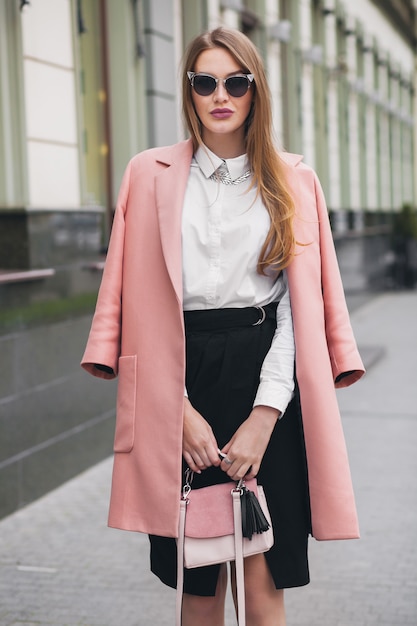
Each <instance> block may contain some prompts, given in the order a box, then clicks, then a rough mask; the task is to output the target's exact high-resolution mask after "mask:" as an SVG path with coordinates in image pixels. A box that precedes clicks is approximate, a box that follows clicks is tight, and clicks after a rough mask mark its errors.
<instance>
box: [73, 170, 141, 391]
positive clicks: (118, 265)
mask: <svg viewBox="0 0 417 626" xmlns="http://www.w3.org/2000/svg"><path fill="white" fill-rule="evenodd" d="M130 173H131V163H130V164H129V165H128V167H127V169H126V172H125V174H124V176H123V180H122V184H121V187H120V192H119V197H118V201H117V206H116V212H115V216H114V221H113V227H112V232H111V237H110V243H109V250H108V253H107V259H106V263H105V267H104V272H103V278H102V281H101V285H100V289H99V293H98V298H97V305H96V310H95V313H94V317H93V322H92V325H91V330H90V334H89V337H88V341H87V346H86V349H85V352H84V356H83V358H82V361H81V366H82V367H83V368H84V369H85V370H86V371H87V372H89V373H90V374H92V375H93V376H97V377H98V378H106V379H112V378H115V377H116V376H117V374H118V362H119V356H120V343H121V341H120V339H121V308H122V307H121V305H122V274H123V250H124V238H125V212H126V205H127V201H128V196H129V187H130Z"/></svg>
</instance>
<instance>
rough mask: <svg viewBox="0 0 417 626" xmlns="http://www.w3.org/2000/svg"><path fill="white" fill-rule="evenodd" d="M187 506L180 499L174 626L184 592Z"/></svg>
mask: <svg viewBox="0 0 417 626" xmlns="http://www.w3.org/2000/svg"><path fill="white" fill-rule="evenodd" d="M187 504H188V500H187V499H186V498H184V497H182V498H181V500H180V521H179V530H178V541H177V596H176V607H175V623H176V626H181V613H182V594H183V591H184V536H185V516H186V513H187Z"/></svg>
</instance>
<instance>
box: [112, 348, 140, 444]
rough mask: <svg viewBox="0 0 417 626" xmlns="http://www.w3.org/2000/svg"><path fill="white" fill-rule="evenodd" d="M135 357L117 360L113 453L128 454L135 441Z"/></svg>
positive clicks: (123, 357)
mask: <svg viewBox="0 0 417 626" xmlns="http://www.w3.org/2000/svg"><path fill="white" fill-rule="evenodd" d="M135 408H136V355H135V356H121V357H120V358H119V384H118V388H117V412H116V430H115V434H114V451H115V452H130V451H131V450H132V448H133V442H134V439H135Z"/></svg>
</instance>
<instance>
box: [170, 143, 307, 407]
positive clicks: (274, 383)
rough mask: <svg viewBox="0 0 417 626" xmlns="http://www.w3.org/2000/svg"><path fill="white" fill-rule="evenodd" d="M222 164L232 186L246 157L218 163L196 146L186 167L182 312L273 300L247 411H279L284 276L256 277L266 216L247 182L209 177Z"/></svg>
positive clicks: (286, 306) (285, 361)
mask: <svg viewBox="0 0 417 626" xmlns="http://www.w3.org/2000/svg"><path fill="white" fill-rule="evenodd" d="M224 163H225V164H226V165H227V168H228V171H229V173H230V175H231V178H232V180H236V179H237V178H238V177H240V176H241V175H242V174H244V173H245V172H246V171H247V170H248V169H249V164H248V160H247V157H246V155H245V154H244V155H241V156H238V157H236V158H234V159H225V160H223V159H220V158H219V157H218V156H216V155H215V154H214V153H213V152H211V151H210V150H209V149H208V148H206V147H200V148H199V149H198V150H197V152H196V154H195V156H194V158H193V160H192V163H191V169H190V175H189V178H188V183H187V189H186V193H185V199H184V207H183V216H182V255H183V290H184V291H183V299H184V310H186V311H191V310H201V309H218V308H226V307H239V308H241V307H248V306H262V305H265V304H268V303H269V302H275V301H279V305H278V308H277V329H276V332H275V335H274V338H273V341H272V345H271V347H270V349H269V351H268V353H267V355H266V357H265V360H264V363H263V366H262V370H261V376H260V384H259V387H258V392H257V395H256V398H255V402H254V406H256V405H261V404H262V405H267V406H272V407H274V408H276V409H279V411H281V414H283V413H284V411H285V409H286V408H287V405H288V403H289V401H290V400H291V398H292V395H293V390H294V355H295V347H294V333H293V326H292V316H291V305H290V298H289V292H288V285H287V280H286V273H285V271H284V272H281V273H280V274H279V276H278V277H277V276H276V273H275V272H272V271H270V272H269V273H268V274H267V275H266V276H262V275H260V274H258V272H257V269H256V268H257V263H258V258H259V253H260V250H261V247H262V245H263V242H264V241H265V238H266V236H267V233H268V230H269V225H270V218H269V215H268V212H267V210H266V208H265V207H264V205H263V203H262V200H261V198H260V197H256V188H252V189H249V187H250V182H251V177H249V178H247V179H246V180H244V181H243V182H240V183H238V184H235V185H233V184H229V185H225V184H223V183H221V182H219V181H217V180H212V179H211V178H210V176H211V175H212V174H213V173H214V172H215V171H216V170H217V169H218V167H219V166H221V165H222V164H224Z"/></svg>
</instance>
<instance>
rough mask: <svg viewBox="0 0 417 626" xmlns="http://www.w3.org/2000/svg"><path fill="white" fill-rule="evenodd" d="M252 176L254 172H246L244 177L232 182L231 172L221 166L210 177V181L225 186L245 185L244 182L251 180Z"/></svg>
mask: <svg viewBox="0 0 417 626" xmlns="http://www.w3.org/2000/svg"><path fill="white" fill-rule="evenodd" d="M251 174H252V171H251V170H247V171H246V172H244V174H242V176H239V178H235V179H234V180H232V177H231V176H230V172H229V170H227V169H226V170H224V169H223V168H222V167H221V166H220V167H219V168H218V169H217V170H216V171H215V172H213V174H212V175H211V176H210V179H211V180H215V181H217V182H220V183H223V185H238V184H239V183H243V181H244V180H246V179H247V178H249V176H250V175H251Z"/></svg>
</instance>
